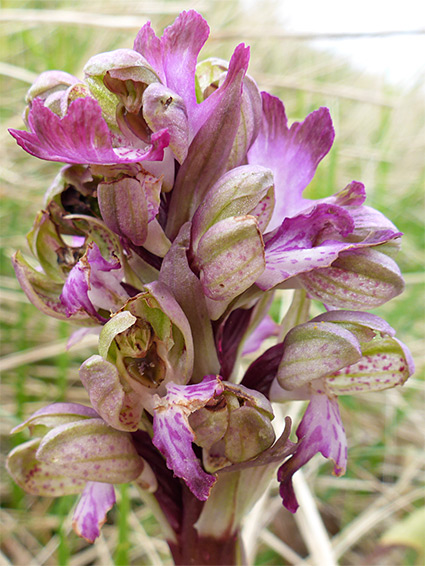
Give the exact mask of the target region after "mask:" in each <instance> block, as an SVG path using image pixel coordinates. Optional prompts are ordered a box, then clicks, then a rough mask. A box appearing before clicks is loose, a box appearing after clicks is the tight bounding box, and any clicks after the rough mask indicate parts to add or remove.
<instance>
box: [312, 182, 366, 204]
mask: <svg viewBox="0 0 425 566" xmlns="http://www.w3.org/2000/svg"><path fill="white" fill-rule="evenodd" d="M365 200H366V191H365V188H364V185H363V183H359V182H358V181H352V182H351V183H350V184H349V185H347V186H346V187H345V188H344V189H342V190H340V191H339V192H338V193H335V194H334V195H332V196H330V197H326V198H323V199H320V200H316V201H310V202H311V204H319V203H322V202H323V203H326V204H335V205H337V206H360V205H361V204H363V203H364V201H365ZM350 210H351V209H350Z"/></svg>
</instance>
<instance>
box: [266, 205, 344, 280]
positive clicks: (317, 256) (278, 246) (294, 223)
mask: <svg viewBox="0 0 425 566" xmlns="http://www.w3.org/2000/svg"><path fill="white" fill-rule="evenodd" d="M353 228H354V223H353V220H352V218H351V216H350V214H349V213H348V212H347V211H346V210H344V209H343V208H341V207H339V206H334V205H326V204H319V205H317V206H315V207H314V208H313V210H311V211H310V212H308V213H306V214H299V215H298V216H295V217H294V218H286V219H285V220H284V221H283V222H282V224H281V226H280V227H279V228H278V229H277V230H275V231H274V232H272V233H269V234H267V235H266V236H265V237H264V243H265V256H266V269H265V270H264V272H263V273H262V275H261V276H260V277H259V279H258V280H257V281H256V284H257V285H258V286H259V287H260V288H261V289H263V290H268V289H271V288H272V287H274V286H275V285H278V284H279V283H282V282H283V281H285V280H286V279H289V278H290V277H293V276H295V275H298V274H300V273H305V272H309V271H312V270H316V269H317V268H321V267H324V266H328V265H331V264H332V263H333V262H334V261H335V260H336V259H337V258H338V255H339V254H340V253H341V252H342V251H343V250H344V249H347V248H351V247H353V244H351V243H350V242H348V241H346V240H345V239H344V240H343V241H341V238H343V237H345V236H348V235H349V234H350V233H351V232H352V230H353ZM319 239H321V240H322V243H321V245H318V240H319Z"/></svg>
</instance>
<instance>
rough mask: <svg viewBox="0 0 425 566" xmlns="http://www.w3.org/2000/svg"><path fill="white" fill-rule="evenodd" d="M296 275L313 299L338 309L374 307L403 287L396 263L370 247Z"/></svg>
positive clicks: (353, 251)
mask: <svg viewBox="0 0 425 566" xmlns="http://www.w3.org/2000/svg"><path fill="white" fill-rule="evenodd" d="M360 246H361V245H360ZM299 278H300V281H301V282H302V285H303V287H304V288H305V289H306V290H307V291H308V293H309V295H310V296H311V297H312V298H314V299H318V300H320V301H322V302H323V303H325V304H327V305H329V306H331V307H334V308H337V309H356V310H369V309H373V308H375V307H378V306H380V305H382V304H384V303H385V302H387V301H389V300H390V299H392V298H393V297H396V296H397V295H399V294H400V293H401V292H402V291H403V289H404V281H403V277H402V275H401V272H400V269H399V267H398V265H397V264H396V263H395V261H394V260H393V259H391V258H390V257H389V256H387V255H386V254H384V253H382V252H380V251H379V248H373V247H372V248H363V249H362V248H361V247H360V249H353V250H348V251H344V252H342V253H341V255H340V256H339V258H338V259H337V260H336V261H335V262H334V263H333V264H332V266H330V267H324V268H321V269H315V270H314V271H310V272H309V273H303V274H301V275H300V276H299Z"/></svg>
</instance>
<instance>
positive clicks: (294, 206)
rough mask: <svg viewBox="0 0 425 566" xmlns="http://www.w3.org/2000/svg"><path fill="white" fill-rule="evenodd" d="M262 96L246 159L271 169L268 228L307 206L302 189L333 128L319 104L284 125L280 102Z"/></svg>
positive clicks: (326, 147)
mask: <svg viewBox="0 0 425 566" xmlns="http://www.w3.org/2000/svg"><path fill="white" fill-rule="evenodd" d="M262 96H263V125H262V128H261V130H260V133H259V134H258V136H257V139H256V140H255V142H254V144H253V145H252V147H251V149H250V150H249V152H248V163H252V164H257V165H263V166H265V167H269V168H270V169H272V171H273V172H274V178H275V196H276V206H275V210H274V213H273V217H272V219H271V222H270V229H273V228H276V227H277V226H279V225H280V224H281V222H282V220H283V219H284V218H285V217H287V216H294V215H295V214H297V213H299V212H300V211H301V210H302V209H303V208H306V206H308V203H309V201H306V200H305V199H303V198H302V192H303V191H304V189H305V188H306V186H307V185H308V184H309V183H310V181H311V180H312V178H313V176H314V174H315V172H316V168H317V166H318V164H319V162H320V161H321V160H322V159H323V157H325V155H326V154H327V153H328V151H329V150H330V148H331V146H332V143H333V139H334V129H333V126H332V121H331V118H330V115H329V110H328V109H327V108H320V109H319V110H316V111H315V112H312V113H311V114H309V116H307V118H306V119H305V120H304V122H301V123H298V122H296V123H294V124H292V126H291V127H290V128H288V123H287V122H288V121H287V118H286V114H285V108H284V106H283V104H282V102H281V101H280V100H279V99H278V98H276V97H274V96H271V95H270V94H267V93H262Z"/></svg>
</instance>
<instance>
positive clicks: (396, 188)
mask: <svg viewBox="0 0 425 566" xmlns="http://www.w3.org/2000/svg"><path fill="white" fill-rule="evenodd" d="M280 5H281V3H280V2H279V1H276V2H271V1H263V2H257V3H254V2H249V3H248V5H247V3H243V2H237V1H235V0H203V1H198V2H187V1H180V2H178V1H174V0H170V1H165V0H164V1H157V2H153V1H151V2H149V1H144V0H140V1H132V0H116V1H115V2H112V1H111V0H103V1H101V0H93V1H92V2H91V3H90V4H88V3H86V2H84V1H80V0H74V1H72V0H68V1H66V0H63V1H61V0H56V1H54V0H51V1H49V0H46V1H41V0H40V1H36V0H34V1H25V0H22V1H19V0H16V1H13V0H11V1H3V2H1V10H0V25H1V33H0V57H1V61H0V80H1V85H0V93H1V105H0V116H1V122H2V128H1V130H0V139H1V148H2V159H1V165H0V179H1V199H2V204H1V216H0V218H1V222H0V229H1V241H0V244H1V274H0V292H1V296H0V324H1V332H2V335H1V356H2V357H1V360H0V364H1V365H0V367H1V369H2V389H1V428H0V434H1V458H2V462H1V464H2V465H1V471H2V473H1V482H0V494H1V499H2V509H1V510H0V532H1V535H0V536H1V554H0V564H1V565H3V564H14V565H25V566H26V565H28V564H31V565H34V566H36V565H41V564H46V565H55V564H60V565H68V564H69V565H75V566H77V565H84V564H98V565H101V566H107V565H109V564H111V565H112V564H121V565H126V564H138V565H143V564H158V565H160V564H171V560H170V557H169V554H168V550H167V546H166V544H165V543H164V542H163V540H162V538H161V534H160V532H159V529H158V526H157V524H156V522H155V520H154V519H153V518H152V516H151V514H150V511H149V510H148V509H147V508H145V507H144V506H143V503H142V502H141V500H140V497H139V496H138V494H137V492H135V491H134V490H133V488H132V487H130V486H129V487H127V486H124V487H123V488H122V489H121V490H120V493H119V494H118V495H119V505H118V507H117V508H116V509H115V510H114V511H112V512H111V513H110V514H109V520H108V523H107V524H106V525H105V527H104V529H103V531H102V533H103V534H102V536H101V538H100V539H99V540H98V541H97V542H96V544H95V545H93V546H90V545H87V544H86V543H85V542H84V541H81V540H80V539H78V538H77V537H76V535H74V533H73V531H72V530H71V517H72V507H73V505H74V501H75V498H74V497H68V498H62V499H61V500H49V499H46V498H43V499H38V498H35V497H31V496H27V495H26V494H24V493H23V492H22V490H20V489H19V488H18V487H17V486H15V485H14V484H13V482H11V480H10V479H9V477H8V476H7V474H6V473H5V472H4V460H5V456H6V454H7V452H8V451H9V450H10V449H11V448H12V447H13V446H15V445H16V444H18V443H20V442H22V440H23V439H24V435H18V437H17V438H14V437H13V438H10V437H9V431H10V429H11V428H12V427H13V426H15V425H16V424H17V423H18V422H20V421H21V420H22V419H23V417H25V416H28V415H29V414H31V413H32V412H33V411H34V410H36V409H38V408H40V407H41V406H43V405H46V404H48V403H50V402H54V401H59V400H67V401H76V402H82V403H84V404H87V403H88V400H87V397H86V394H85V391H84V389H83V388H82V387H81V385H80V383H79V380H78V367H79V365H80V363H81V362H82V361H83V360H84V359H85V358H86V357H88V356H89V355H91V354H92V353H95V348H94V346H93V347H92V348H90V347H84V348H81V347H80V349H71V350H70V351H66V350H65V343H66V340H67V338H68V336H69V334H70V331H71V328H70V326H69V325H68V324H66V323H63V322H59V321H56V320H53V319H48V318H47V317H45V316H42V315H41V314H39V313H38V312H37V311H36V309H35V308H34V307H33V306H32V305H31V304H29V303H28V301H27V299H26V297H25V295H24V294H23V293H22V291H21V290H20V288H19V285H18V283H17V281H16V279H15V277H14V273H13V269H12V267H11V264H10V256H11V255H12V253H13V252H14V251H15V250H16V249H22V250H26V249H27V248H26V240H25V235H26V233H27V232H28V231H29V229H30V228H31V226H32V223H33V220H34V216H35V214H36V212H37V211H38V210H39V209H40V208H41V206H42V196H43V194H44V191H45V190H46V189H47V188H48V186H49V185H50V183H51V181H52V180H53V177H54V176H55V174H56V172H57V171H58V170H59V168H60V165H59V164H55V163H48V162H41V161H38V160H37V159H35V158H33V157H31V156H29V155H27V154H26V153H24V152H23V151H22V150H20V148H18V147H17V146H16V144H15V142H14V140H13V139H12V138H11V137H10V136H9V134H8V133H7V128H21V127H22V118H21V114H22V111H23V108H24V105H25V103H24V98H25V93H26V91H27V89H28V88H29V86H30V84H31V82H32V81H33V80H34V79H35V77H36V76H37V74H38V73H40V72H42V71H44V70H47V69H61V70H65V71H67V72H69V73H71V74H74V75H77V76H82V68H83V66H84V64H85V62H86V61H87V60H88V59H89V57H91V56H92V55H94V54H96V53H99V52H102V51H108V50H111V49H116V48H118V47H132V44H133V39H134V37H135V35H136V33H137V31H138V29H139V28H140V27H141V26H142V25H143V24H144V23H145V22H146V21H147V20H151V21H152V24H153V27H154V29H155V30H156V31H157V33H158V34H160V33H161V32H162V30H163V28H164V27H165V26H167V25H169V24H170V23H171V22H172V21H173V20H174V19H175V17H176V16H177V14H178V13H179V12H180V11H181V10H183V9H189V8H195V9H197V10H198V11H200V12H201V13H202V15H203V16H204V17H206V19H207V20H208V22H209V24H210V27H211V37H210V39H209V41H208V42H207V45H206V46H205V48H204V50H203V51H202V53H201V58H206V57H209V56H217V57H222V58H225V59H229V58H230V56H231V54H232V52H233V50H234V48H235V46H236V45H237V44H238V43H240V42H242V41H243V42H245V43H247V44H249V45H251V63H250V69H249V72H250V74H251V75H252V76H253V77H254V78H255V79H256V80H257V82H258V84H259V86H260V88H261V89H265V90H268V91H269V92H271V93H273V94H275V95H278V96H279V97H281V99H282V100H283V102H284V104H285V106H286V110H287V115H288V117H289V120H290V122H293V121H298V120H302V119H304V117H305V116H306V115H307V114H308V113H309V112H311V111H312V110H314V109H316V108H318V107H319V106H327V107H329V108H330V111H331V114H332V117H333V121H334V125H335V129H336V142H335V144H334V146H333V148H332V150H331V152H330V154H329V155H328V156H327V158H326V159H325V160H324V161H323V163H321V165H320V166H319V169H318V172H317V174H316V176H315V178H314V181H313V182H312V183H311V185H310V187H309V188H308V196H312V197H314V198H319V197H323V196H326V195H330V194H332V193H334V192H336V191H338V190H340V189H341V188H343V187H345V186H346V185H347V184H348V183H349V182H350V181H351V180H353V179H355V180H359V181H362V182H364V183H365V185H366V189H367V192H368V204H369V205H371V206H374V207H376V208H378V209H379V210H381V211H382V212H383V213H385V214H386V215H387V216H388V217H389V218H390V219H391V220H392V221H393V222H394V223H395V224H396V225H397V226H398V228H399V229H400V230H401V231H403V232H404V234H405V236H404V238H403V246H402V251H401V252H400V254H399V256H398V258H397V259H398V262H399V265H400V267H401V269H402V271H403V273H404V275H405V279H406V291H405V293H404V294H403V295H402V296H400V297H398V298H396V299H394V300H393V301H391V302H390V303H388V304H387V305H384V306H383V307H381V308H380V309H377V310H376V311H375V312H376V313H377V314H380V315H381V316H383V317H384V318H386V319H387V320H388V321H389V322H390V324H391V325H392V326H394V327H395V328H396V330H397V333H398V337H399V338H400V339H402V340H403V341H404V342H405V343H406V344H408V346H409V347H410V349H411V351H412V353H413V355H414V358H415V362H416V366H417V372H416V374H415V376H414V377H413V378H411V379H410V380H409V381H408V382H407V383H406V385H405V386H404V387H403V388H402V389H400V390H390V391H387V392H383V393H380V394H369V395H363V396H362V397H357V398H343V399H342V413H343V420H344V424H345V427H346V430H347V435H348V439H349V466H348V472H347V474H346V476H345V477H344V478H340V479H336V478H333V477H332V476H331V475H330V471H331V467H330V466H329V465H328V464H326V463H325V464H324V460H323V459H322V458H320V457H317V458H315V459H313V461H312V462H310V465H309V466H308V467H307V469H306V474H305V475H306V478H307V481H308V484H309V486H310V488H311V490H312V491H313V493H314V494H315V497H316V502H317V506H318V508H319V510H320V512H321V514H322V517H323V520H324V522H325V525H326V527H327V530H328V533H329V536H330V537H331V542H332V545H333V547H334V549H335V553H336V556H337V558H338V561H339V563H340V564H355V565H360V564H379V565H382V564H391V565H395V564H406V565H407V564H415V563H417V564H421V563H422V562H421V561H423V560H424V558H425V554H424V547H423V544H424V543H423V538H424V537H423V529H422V530H421V527H423V526H424V525H423V515H420V513H419V511H417V509H419V508H420V506H421V503H422V504H423V495H424V490H423V486H424V476H425V469H424V454H423V446H424V425H423V422H424V419H423V418H424V406H425V405H424V382H423V373H424V361H425V354H424V351H425V349H424V341H423V334H424V332H423V330H424V282H425V275H424V271H423V265H424V246H423V244H424V237H423V236H424V233H423V220H424V212H425V209H424V202H423V197H424V184H425V164H424V154H425V97H424V87H423V84H424V79H425V77H424V75H422V76H421V75H420V74H418V76H417V80H416V86H415V82H413V84H411V85H410V86H409V88H406V87H404V86H403V85H398V86H394V85H392V84H390V83H388V82H386V81H385V80H384V79H383V78H382V77H381V76H379V74H374V75H371V74H368V73H366V72H364V71H361V70H359V69H356V68H354V67H352V66H351V65H350V64H348V63H347V61H346V60H344V58H343V57H342V56H337V55H335V54H331V53H328V52H325V51H317V50H315V49H313V48H312V47H311V46H310V45H309V43H308V42H307V41H306V40H303V39H293V38H292V39H291V37H289V36H288V33H287V32H286V30H285V28H284V27H282V26H279V25H278V21H279V18H278V17H277V13H278V12H277V10H278V9H279V6H280ZM330 17H331V15H330ZM318 32H320V30H318ZM358 41H361V39H358ZM378 45H379V44H377V48H379V47H378ZM270 509H273V510H274V511H273V513H270V517H269V518H268V523H267V524H265V525H264V526H263V528H262V530H261V532H259V533H257V534H258V536H259V545H258V548H257V549H256V556H255V558H253V563H255V564H258V565H260V564H272V565H273V564H298V563H299V564H301V563H303V562H302V560H305V562H304V563H306V564H313V561H312V559H311V558H306V557H308V555H309V552H310V551H309V548H308V542H309V541H308V540H306V537H305V535H303V533H302V529H301V530H300V528H299V524H298V523H297V522H296V521H295V520H294V518H293V517H292V516H290V514H289V513H287V512H285V511H284V510H283V509H281V508H280V504H279V503H278V500H277V498H274V492H273V491H272V496H271V503H270ZM409 521H410V522H409ZM395 533H396V534H395ZM418 533H419V534H418ZM421 533H422V534H421ZM383 535H385V536H384V538H383V539H382V536H383ZM291 553H292V554H291ZM323 564H324V563H323ZM323 564H321V565H320V566H323Z"/></svg>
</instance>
